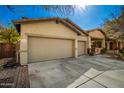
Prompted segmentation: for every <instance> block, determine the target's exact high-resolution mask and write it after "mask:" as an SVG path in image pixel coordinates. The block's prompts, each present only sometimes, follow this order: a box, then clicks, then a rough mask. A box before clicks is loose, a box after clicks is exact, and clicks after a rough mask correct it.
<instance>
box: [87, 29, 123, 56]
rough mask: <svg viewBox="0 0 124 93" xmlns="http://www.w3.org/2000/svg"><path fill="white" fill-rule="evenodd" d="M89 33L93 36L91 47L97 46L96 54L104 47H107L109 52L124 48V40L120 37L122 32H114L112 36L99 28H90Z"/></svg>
mask: <svg viewBox="0 0 124 93" xmlns="http://www.w3.org/2000/svg"><path fill="white" fill-rule="evenodd" d="M87 33H88V34H89V36H90V37H91V48H93V47H95V52H96V54H99V53H100V52H101V49H103V48H106V49H107V52H108V53H112V52H114V50H117V49H122V48H124V40H123V39H120V35H121V34H122V33H121V32H113V33H112V35H111V36H107V34H105V33H104V31H102V30H101V29H98V28H97V29H92V30H88V31H87Z"/></svg>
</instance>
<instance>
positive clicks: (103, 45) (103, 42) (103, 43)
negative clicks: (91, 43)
mask: <svg viewBox="0 0 124 93" xmlns="http://www.w3.org/2000/svg"><path fill="white" fill-rule="evenodd" d="M102 48H105V39H103V40H102Z"/></svg>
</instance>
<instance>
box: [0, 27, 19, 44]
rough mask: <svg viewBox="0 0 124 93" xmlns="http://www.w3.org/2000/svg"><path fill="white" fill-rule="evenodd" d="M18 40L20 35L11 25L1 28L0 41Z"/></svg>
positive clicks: (15, 41)
mask: <svg viewBox="0 0 124 93" xmlns="http://www.w3.org/2000/svg"><path fill="white" fill-rule="evenodd" d="M19 40H20V35H19V33H18V32H17V31H16V29H15V28H14V27H12V26H10V27H8V28H2V29H1V32H0V41H2V42H3V43H8V44H16V43H17V42H18V41H19Z"/></svg>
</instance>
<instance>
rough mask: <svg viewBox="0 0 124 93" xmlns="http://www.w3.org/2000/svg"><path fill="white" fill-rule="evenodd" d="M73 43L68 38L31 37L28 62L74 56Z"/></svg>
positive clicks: (29, 39)
mask: <svg viewBox="0 0 124 93" xmlns="http://www.w3.org/2000/svg"><path fill="white" fill-rule="evenodd" d="M73 43H74V42H73V40H67V39H55V38H41V37H29V38H28V62H29V63H32V62H39V61H45V60H52V59H59V58H67V57H72V56H73Z"/></svg>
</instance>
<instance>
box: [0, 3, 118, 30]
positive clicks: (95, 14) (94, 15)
mask: <svg viewBox="0 0 124 93" xmlns="http://www.w3.org/2000/svg"><path fill="white" fill-rule="evenodd" d="M15 7H16V8H15V9H14V11H15V12H12V11H10V10H9V9H7V7H6V6H2V5H1V6H0V24H2V25H4V26H8V24H10V23H11V21H12V20H18V19H21V16H26V17H29V18H48V17H57V15H56V14H54V13H52V12H48V11H45V10H44V9H42V8H40V7H38V6H36V7H37V8H33V6H15ZM119 7H120V6H117V5H114V6H112V5H99V6H98V5H97V6H93V5H92V6H90V5H89V6H86V8H85V9H81V10H79V9H78V8H77V9H75V10H76V12H75V13H74V15H72V16H69V17H68V18H69V19H70V20H71V21H73V22H74V23H75V24H77V25H78V26H80V27H81V28H82V29H84V30H89V29H94V28H101V27H102V25H103V23H104V19H106V18H107V19H110V20H111V19H112V16H111V14H112V13H114V14H116V16H118V15H119V14H120V8H119ZM64 17H65V18H67V16H64Z"/></svg>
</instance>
